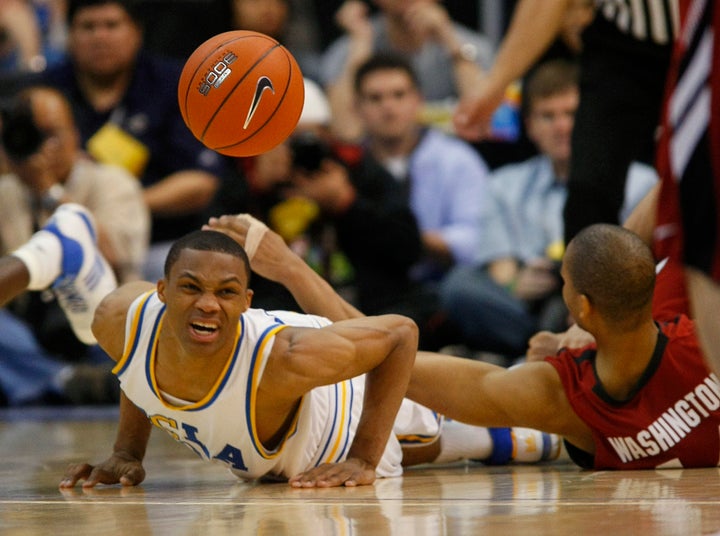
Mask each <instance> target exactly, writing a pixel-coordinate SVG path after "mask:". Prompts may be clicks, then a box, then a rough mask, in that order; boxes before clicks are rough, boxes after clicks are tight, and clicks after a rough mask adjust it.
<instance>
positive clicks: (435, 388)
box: [406, 352, 593, 449]
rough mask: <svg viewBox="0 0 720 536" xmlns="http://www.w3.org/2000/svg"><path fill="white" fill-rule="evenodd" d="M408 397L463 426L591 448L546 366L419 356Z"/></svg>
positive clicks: (555, 377)
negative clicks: (524, 431) (522, 430)
mask: <svg viewBox="0 0 720 536" xmlns="http://www.w3.org/2000/svg"><path fill="white" fill-rule="evenodd" d="M406 397H407V398H409V399H411V400H414V401H416V402H418V403H420V404H422V405H424V406H427V407H429V408H431V409H433V410H435V411H437V412H438V413H441V414H443V415H445V416H447V417H449V418H451V419H454V420H457V421H461V422H464V423H467V424H473V425H477V426H488V427H506V426H508V427H512V426H518V427H526V428H534V429H536V430H542V431H544V432H549V433H555V434H558V435H561V436H563V437H565V438H567V439H569V440H570V441H571V442H572V443H573V444H575V445H577V446H578V447H581V448H583V447H585V448H588V449H592V448H593V447H592V438H591V436H590V432H589V429H587V427H586V426H585V425H584V423H583V422H582V421H581V420H580V419H579V417H577V415H576V414H575V413H574V412H573V410H572V407H571V406H570V403H569V402H568V400H567V397H566V396H565V393H564V391H563V388H562V383H561V381H560V377H559V375H558V374H557V372H556V371H555V369H554V367H553V366H552V365H550V364H549V363H547V362H535V363H526V364H523V365H520V366H517V367H512V368H510V369H506V368H503V367H498V366H495V365H490V364H488V363H483V362H481V361H473V360H470V359H466V358H459V357H452V356H448V355H442V354H435V353H430V352H418V355H417V358H416V360H415V366H414V367H413V370H412V375H411V378H410V384H409V387H408V391H407V394H406Z"/></svg>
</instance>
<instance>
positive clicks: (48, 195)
mask: <svg viewBox="0 0 720 536" xmlns="http://www.w3.org/2000/svg"><path fill="white" fill-rule="evenodd" d="M63 199H65V188H64V187H63V185H62V184H60V183H56V184H53V185H52V186H51V187H50V188H48V189H47V191H45V193H43V194H42V195H41V196H40V206H41V207H42V209H43V210H47V211H48V212H52V211H54V210H55V209H56V208H58V206H59V205H60V203H62V200H63Z"/></svg>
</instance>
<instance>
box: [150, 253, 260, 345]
mask: <svg viewBox="0 0 720 536" xmlns="http://www.w3.org/2000/svg"><path fill="white" fill-rule="evenodd" d="M247 285H248V274H247V273H246V272H245V265H244V263H243V261H242V260H241V259H239V258H237V257H235V256H233V255H230V254H228V253H220V252H215V251H199V250H194V249H184V250H182V251H181V252H180V255H179V257H178V259H177V261H176V262H175V264H174V265H173V266H172V268H171V269H170V274H169V277H168V278H167V279H165V278H163V279H161V280H160V281H159V282H158V296H159V297H160V299H161V300H162V301H163V302H164V303H165V304H166V306H167V309H166V313H165V320H164V325H165V326H167V327H169V329H170V330H172V332H173V334H174V336H175V337H176V338H177V340H178V341H179V342H180V344H181V345H182V346H183V347H185V348H186V349H189V350H192V351H193V352H195V353H198V354H203V355H211V354H214V353H216V352H224V351H229V350H230V349H231V348H232V346H233V345H234V342H235V336H236V334H237V329H238V321H239V319H240V315H241V314H242V313H243V312H245V311H246V310H247V309H248V308H249V307H250V303H251V300H252V290H250V289H248V288H247Z"/></svg>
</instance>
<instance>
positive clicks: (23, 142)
mask: <svg viewBox="0 0 720 536" xmlns="http://www.w3.org/2000/svg"><path fill="white" fill-rule="evenodd" d="M0 124H1V126H2V145H3V147H4V148H5V152H6V153H7V155H8V157H10V158H11V159H12V160H16V161H19V162H20V161H23V160H25V159H27V158H28V157H30V156H32V155H33V154H35V153H36V152H38V150H39V149H40V147H41V146H42V143H43V141H44V139H45V136H44V135H43V133H42V132H41V131H40V129H39V128H38V127H37V125H36V124H35V121H34V119H33V114H32V110H31V109H30V103H29V102H20V103H17V104H16V105H14V106H12V107H11V108H8V109H3V110H2V122H1V123H0Z"/></svg>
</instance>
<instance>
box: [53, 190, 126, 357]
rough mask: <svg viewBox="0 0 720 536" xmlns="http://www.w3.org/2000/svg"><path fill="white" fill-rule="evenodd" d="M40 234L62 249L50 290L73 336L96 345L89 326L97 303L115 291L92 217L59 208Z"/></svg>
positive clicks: (78, 210) (76, 209)
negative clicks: (50, 236) (53, 239)
mask: <svg viewBox="0 0 720 536" xmlns="http://www.w3.org/2000/svg"><path fill="white" fill-rule="evenodd" d="M43 230H45V231H48V232H50V233H52V234H54V235H55V236H56V237H57V238H58V240H59V241H60V245H61V247H62V263H61V268H60V276H59V277H58V278H57V279H56V280H55V281H54V282H53V284H52V290H53V292H54V293H55V296H56V297H57V299H58V302H59V304H60V306H61V307H62V309H63V311H64V312H65V314H66V315H67V318H68V320H69V321H70V325H71V326H72V328H73V331H74V332H75V335H76V336H77V338H78V339H80V340H81V341H82V342H83V343H85V344H96V343H97V340H96V339H95V336H94V335H93V334H92V330H91V329H90V328H91V325H92V321H93V315H94V314H95V309H96V308H97V306H98V305H99V304H100V301H101V300H102V299H103V298H104V297H105V296H106V295H107V294H108V293H109V292H111V291H112V290H113V289H115V288H116V287H117V281H116V279H115V274H114V273H113V271H112V268H110V265H109V264H108V262H107V261H106V260H105V258H104V257H103V256H102V255H101V254H100V251H99V250H98V248H97V233H96V230H95V221H94V218H93V216H92V214H91V213H90V212H89V211H88V210H87V209H86V208H85V207H83V206H82V205H78V204H75V203H66V204H63V205H60V207H58V209H57V210H56V211H55V212H54V214H53V215H52V217H51V218H50V219H49V220H48V222H47V223H46V224H45V226H44V227H43Z"/></svg>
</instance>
